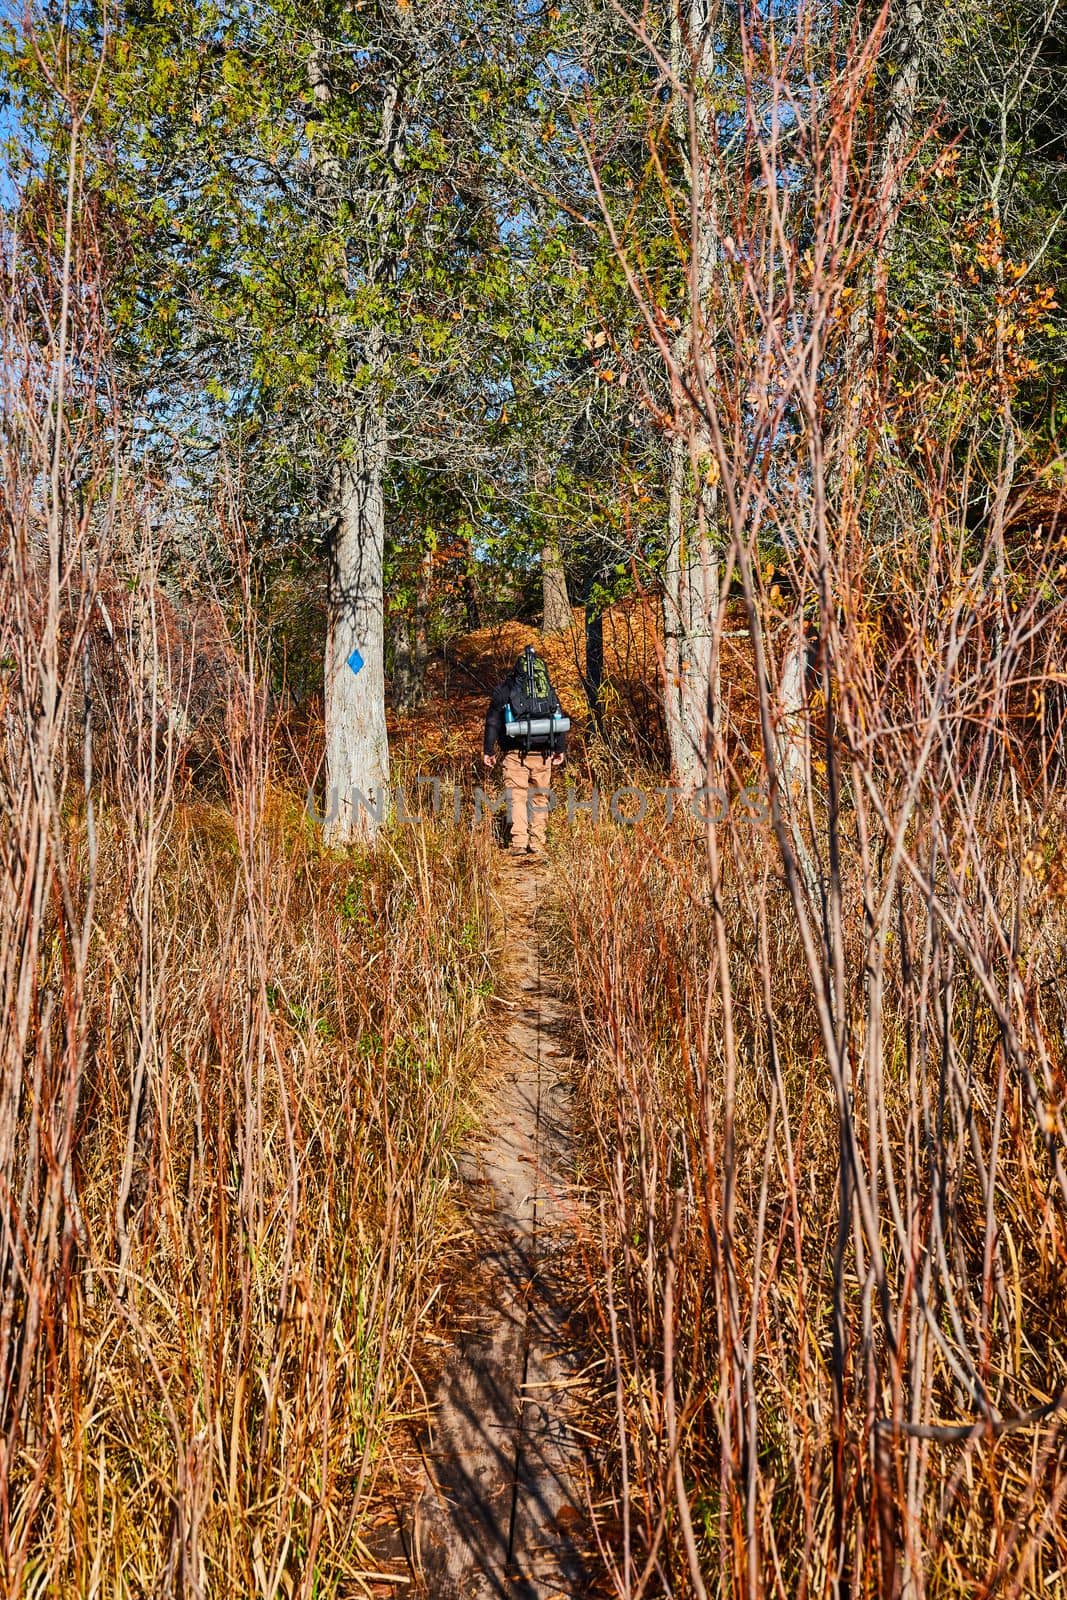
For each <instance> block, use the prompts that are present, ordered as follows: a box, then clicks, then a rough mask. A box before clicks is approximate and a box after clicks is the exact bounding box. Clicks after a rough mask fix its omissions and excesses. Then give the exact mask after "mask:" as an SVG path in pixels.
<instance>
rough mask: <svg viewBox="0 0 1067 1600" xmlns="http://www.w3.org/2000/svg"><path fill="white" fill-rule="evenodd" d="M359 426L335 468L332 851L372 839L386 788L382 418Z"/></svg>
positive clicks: (329, 721)
mask: <svg viewBox="0 0 1067 1600" xmlns="http://www.w3.org/2000/svg"><path fill="white" fill-rule="evenodd" d="M357 426H358V439H357V448H356V451H355V454H354V456H353V458H352V460H350V461H345V462H342V463H340V464H339V466H338V467H337V469H336V470H337V481H336V493H337V520H336V525H335V530H334V540H333V549H332V551H331V559H330V589H329V621H328V628H327V641H326V672H325V679H326V788H327V795H326V806H327V821H326V825H325V837H326V842H327V843H328V844H331V845H338V844H348V843H350V842H351V841H352V840H353V839H370V838H373V836H374V834H375V832H376V831H377V828H378V825H379V822H380V820H381V818H382V816H384V812H385V805H384V791H385V789H386V787H387V785H388V783H389V744H388V739H387V735H386V727H385V650H384V642H385V641H384V627H385V617H384V605H383V580H382V565H383V560H384V554H385V501H384V496H383V492H382V470H383V465H384V454H385V452H384V436H383V433H384V430H383V425H382V418H381V416H380V414H379V413H378V412H377V411H376V410H371V409H368V410H366V411H364V412H363V413H362V415H361V416H360V418H359V422H358V424H357ZM357 651H358V658H356V657H355V656H354V652H357ZM359 658H362V665H360V664H359ZM354 668H355V669H356V670H354ZM360 795H362V796H363V797H364V799H365V801H366V804H362V803H361V801H360Z"/></svg>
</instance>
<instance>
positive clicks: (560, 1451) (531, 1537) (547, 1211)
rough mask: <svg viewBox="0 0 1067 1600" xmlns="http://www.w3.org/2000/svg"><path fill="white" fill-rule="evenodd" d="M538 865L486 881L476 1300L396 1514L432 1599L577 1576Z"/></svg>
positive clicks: (558, 1594) (582, 1585) (560, 1051)
mask: <svg viewBox="0 0 1067 1600" xmlns="http://www.w3.org/2000/svg"><path fill="white" fill-rule="evenodd" d="M542 871H543V869H540V868H539V867H536V866H535V865H534V864H533V863H532V862H531V863H518V864H514V863H511V862H505V863H503V864H502V869H501V877H500V881H499V885H498V891H499V892H500V893H501V895H502V906H501V908H502V912H503V913H504V915H505V917H506V919H507V923H508V943H509V945H510V947H511V948H512V949H513V950H515V951H516V952H517V960H518V964H519V965H518V970H517V971H514V970H513V972H512V978H513V979H514V980H517V982H518V984H519V985H520V987H519V990H518V999H517V1001H516V1003H515V1005H514V1008H513V1010H512V1021H511V1023H510V1026H509V1027H508V1028H507V1031H506V1034H505V1036H504V1039H503V1046H504V1051H505V1059H504V1061H503V1063H502V1071H501V1076H500V1082H499V1087H498V1090H497V1093H496V1095H495V1098H494V1101H493V1103H491V1104H490V1106H489V1107H488V1114H487V1117H486V1135H485V1138H484V1141H483V1142H482V1144H481V1145H480V1146H479V1147H478V1148H477V1149H474V1150H472V1151H471V1152H470V1154H469V1156H468V1157H467V1159H466V1161H465V1163H464V1177H465V1179H466V1181H467V1185H468V1188H469V1191H470V1193H471V1194H472V1196H473V1200H472V1205H473V1207H474V1208H475V1211H476V1215H477V1217H478V1220H479V1223H480V1228H479V1231H478V1233H477V1235H475V1236H473V1237H472V1250H476V1251H477V1252H478V1260H477V1262H475V1263H472V1267H473V1268H474V1270H473V1272H472V1277H473V1278H474V1279H475V1281H478V1282H480V1283H482V1284H484V1286H485V1289H484V1297H483V1299H482V1300H481V1302H480V1303H479V1304H478V1306H477V1307H476V1308H475V1312H476V1315H475V1317H474V1319H473V1321H474V1331H471V1332H468V1333H466V1334H465V1335H464V1336H463V1337H462V1338H461V1340H460V1341H459V1342H458V1343H457V1345H456V1347H455V1348H454V1350H453V1351H452V1353H451V1355H450V1359H449V1360H448V1363H447V1365H446V1368H445V1371H444V1373H443V1375H442V1378H441V1380H440V1383H439V1384H438V1387H437V1390H436V1393H435V1394H434V1396H433V1410H434V1417H433V1423H432V1427H431V1429H430V1431H429V1433H428V1436H427V1437H426V1438H425V1440H424V1441H423V1461H424V1466H425V1487H424V1489H423V1491H422V1494H421V1496H420V1497H419V1499H418V1501H417V1503H416V1505H415V1506H413V1507H412V1508H410V1510H409V1512H408V1514H407V1515H406V1516H405V1518H404V1522H405V1524H406V1527H405V1528H404V1530H403V1531H404V1543H405V1546H406V1547H407V1553H408V1557H409V1560H410V1563H411V1567H412V1568H413V1569H414V1570H415V1572H416V1573H417V1574H418V1578H419V1582H420V1583H421V1584H422V1585H423V1586H424V1592H425V1593H426V1594H428V1595H430V1596H432V1597H433V1600H486V1597H493V1600H497V1597H504V1596H506V1597H508V1600H576V1597H579V1596H582V1595H583V1594H585V1593H586V1592H587V1588H588V1578H587V1573H586V1571H585V1563H584V1561H583V1558H582V1556H581V1554H580V1548H579V1547H580V1545H581V1543H583V1542H584V1541H582V1539H581V1533H582V1530H583V1527H584V1524H585V1520H586V1519H585V1515H584V1496H583V1493H582V1477H581V1470H580V1455H579V1451H578V1448H577V1445H576V1441H575V1438H574V1436H573V1434H572V1432H571V1430H570V1427H569V1424H568V1412H569V1404H568V1399H569V1393H570V1390H571V1388H572V1386H573V1383H574V1381H575V1366H574V1357H573V1351H572V1347H573V1340H570V1339H569V1338H568V1330H567V1326H566V1319H567V1311H568V1295H567V1292H566V1278H565V1271H564V1265H563V1254H564V1249H565V1244H566V1238H567V1232H568V1226H569V1224H570V1222H571V1220H572V1219H573V1216H574V1211H573V1203H572V1200H571V1192H570V1189H569V1183H568V1179H569V1173H570V1167H571V1160H570V1148H571V1129H570V1113H571V1087H570V1083H569V1080H568V1076H567V1071H566V1068H567V1058H566V1055H565V1051H566V1041H565V1037H564V1023H565V1016H564V1013H563V1010H562V1008H561V1006H560V1003H559V1001H558V1000H557V999H556V998H555V996H554V994H553V992H552V987H551V984H550V981H549V979H548V975H547V974H546V973H544V972H543V971H542V968H541V961H540V952H539V949H538V944H537V939H536V935H535V932H534V912H535V908H536V904H537V897H538V895H539V893H541V892H542V891H543V879H542ZM569 1347H571V1348H569ZM409 1592H410V1591H409Z"/></svg>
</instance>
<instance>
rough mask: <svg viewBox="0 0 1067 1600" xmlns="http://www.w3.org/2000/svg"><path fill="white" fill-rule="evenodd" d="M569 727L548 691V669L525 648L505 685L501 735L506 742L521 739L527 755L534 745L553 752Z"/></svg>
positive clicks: (557, 698) (532, 652)
mask: <svg viewBox="0 0 1067 1600" xmlns="http://www.w3.org/2000/svg"><path fill="white" fill-rule="evenodd" d="M570 725H571V720H570V718H569V717H565V716H564V715H563V712H562V709H561V707H560V703H559V697H558V695H557V694H556V691H555V689H553V687H552V681H551V679H550V678H549V676H548V668H547V667H546V666H545V664H544V662H543V661H542V660H541V657H540V656H539V655H538V654H537V652H536V651H535V650H534V648H533V646H532V645H527V646H526V649H525V650H524V651H523V653H522V660H521V661H520V662H519V664H518V666H517V667H516V668H515V671H514V672H513V673H512V675H511V679H510V681H509V683H508V703H507V705H506V706H505V708H504V732H505V733H506V734H507V736H508V738H509V739H524V740H525V742H526V749H527V751H529V749H530V745H531V743H533V742H535V741H536V742H537V743H538V744H547V745H548V747H549V749H550V750H555V748H556V739H557V738H558V737H559V736H560V734H564V733H567V732H569V730H570Z"/></svg>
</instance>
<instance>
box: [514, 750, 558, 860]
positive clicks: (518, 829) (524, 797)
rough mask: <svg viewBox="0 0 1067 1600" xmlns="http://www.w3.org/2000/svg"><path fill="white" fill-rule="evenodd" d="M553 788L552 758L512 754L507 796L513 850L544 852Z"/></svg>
mask: <svg viewBox="0 0 1067 1600" xmlns="http://www.w3.org/2000/svg"><path fill="white" fill-rule="evenodd" d="M551 787H552V757H551V756H543V755H540V754H539V753H538V752H537V751H536V750H531V751H530V753H529V755H523V753H522V751H521V750H509V751H507V753H506V754H505V756H504V792H505V794H506V795H507V801H508V817H509V819H510V821H511V848H512V849H513V850H515V851H524V850H525V849H526V846H527V845H529V846H530V848H531V850H533V851H535V852H538V853H539V852H540V851H542V850H543V849H544V848H545V833H546V831H547V828H548V791H549V789H550V788H551Z"/></svg>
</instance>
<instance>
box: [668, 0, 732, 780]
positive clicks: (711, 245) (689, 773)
mask: <svg viewBox="0 0 1067 1600" xmlns="http://www.w3.org/2000/svg"><path fill="white" fill-rule="evenodd" d="M671 53H672V64H673V67H674V71H675V75H676V78H677V81H678V82H680V83H681V82H688V83H689V84H691V85H692V86H693V90H692V92H693V94H694V96H695V102H694V113H695V117H694V126H695V139H694V130H691V129H690V125H689V116H688V107H687V105H686V104H685V102H684V101H681V100H679V102H678V103H677V104H676V107H675V126H676V128H677V130H678V137H679V142H680V144H681V146H682V149H683V151H684V152H685V155H684V159H685V162H686V166H687V168H688V174H689V189H690V205H691V207H692V216H693V228H692V235H693V244H694V249H693V256H692V259H691V260H690V263H689V305H688V311H687V315H686V318H685V324H684V326H683V327H682V329H681V332H680V333H679V336H678V338H677V340H676V341H675V346H674V358H675V366H676V371H677V373H678V374H685V376H686V380H687V383H688V388H689V391H690V393H689V394H686V392H685V389H684V388H683V386H682V384H681V382H680V381H677V380H676V392H675V397H674V406H675V417H676V432H675V435H674V439H673V441H672V444H671V458H670V488H669V494H668V509H667V549H666V561H665V572H664V601H663V604H664V615H663V621H664V639H665V651H664V657H665V659H664V664H665V667H666V677H667V685H666V689H667V700H666V711H667V737H668V740H669V743H670V752H671V768H672V772H673V775H674V781H675V783H676V784H677V785H678V787H679V788H681V789H682V790H683V791H684V792H686V793H691V792H692V791H693V790H695V789H699V788H701V787H702V786H703V785H705V784H707V783H708V782H709V772H710V770H711V767H712V764H713V756H714V742H715V730H716V724H717V717H718V710H717V707H718V700H719V693H718V668H717V662H718V652H717V649H716V639H715V632H716V625H717V620H718V599H719V562H718V554H717V550H716V547H715V545H714V543H713V539H714V529H715V525H716V495H715V490H714V488H713V487H712V481H711V476H710V472H711V467H712V450H711V440H710V438H709V436H708V430H707V425H706V422H705V419H704V417H703V415H702V414H701V412H700V410H699V402H700V399H701V391H702V389H703V387H704V385H705V384H706V382H707V379H708V374H709V363H708V360H707V356H706V353H705V350H704V343H705V341H706V340H707V339H708V338H709V337H710V330H709V329H708V328H707V327H706V326H705V323H704V318H705V316H706V313H707V305H708V296H709V292H710V290H711V287H712V283H713V280H714V274H715V269H716V266H717V264H718V234H717V229H716V217H715V211H714V205H713V201H712V196H711V192H710V181H709V172H708V160H709V155H710V149H711V122H710V110H709V101H708V94H709V86H710V83H711V79H712V74H713V69H714V35H713V28H712V18H711V15H710V11H709V7H708V4H707V0H690V4H689V5H688V8H687V13H686V17H685V27H684V28H683V26H682V14H681V12H680V11H679V12H678V13H676V14H675V17H674V20H673V21H672V26H671ZM691 395H692V396H695V398H696V402H697V403H696V404H694V400H693V398H691V397H690V396H691ZM690 479H692V480H693V482H692V484H690V482H689V480H690Z"/></svg>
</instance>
